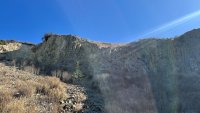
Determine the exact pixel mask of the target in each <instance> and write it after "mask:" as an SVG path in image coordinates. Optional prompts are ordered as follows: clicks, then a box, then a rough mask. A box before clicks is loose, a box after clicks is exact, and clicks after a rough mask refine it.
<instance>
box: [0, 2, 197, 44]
mask: <svg viewBox="0 0 200 113" xmlns="http://www.w3.org/2000/svg"><path fill="white" fill-rule="evenodd" d="M199 6H200V0H0V39H14V40H18V41H28V42H33V43H38V42H40V41H41V37H42V36H43V35H44V34H45V33H49V32H52V33H56V34H74V35H79V36H81V37H84V38H87V39H89V40H95V41H104V42H130V41H134V40H137V39H140V38H148V37H174V36H177V35H180V34H182V33H184V32H186V31H188V30H191V29H193V28H200V7H199Z"/></svg>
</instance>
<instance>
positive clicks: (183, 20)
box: [140, 10, 200, 38]
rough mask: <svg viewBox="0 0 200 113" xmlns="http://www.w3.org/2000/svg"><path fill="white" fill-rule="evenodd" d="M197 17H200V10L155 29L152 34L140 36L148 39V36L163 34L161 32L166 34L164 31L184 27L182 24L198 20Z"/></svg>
mask: <svg viewBox="0 0 200 113" xmlns="http://www.w3.org/2000/svg"><path fill="white" fill-rule="evenodd" d="M197 17H200V10H198V11H196V12H194V13H191V14H188V15H186V16H184V17H181V18H179V19H176V20H174V21H172V22H169V23H167V24H164V25H162V26H160V27H158V28H156V29H153V30H152V31H150V32H147V33H145V34H143V35H141V36H140V38H141V37H147V36H154V35H155V34H158V33H161V32H164V31H167V30H170V29H173V28H175V27H177V26H179V25H182V24H185V23H187V22H189V21H192V20H193V19H195V18H197Z"/></svg>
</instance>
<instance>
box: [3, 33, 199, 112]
mask: <svg viewBox="0 0 200 113" xmlns="http://www.w3.org/2000/svg"><path fill="white" fill-rule="evenodd" d="M199 43H200V30H199V29H196V30H193V31H190V32H187V33H185V34H184V35H182V36H180V37H177V38H174V39H144V40H141V41H138V42H133V43H128V44H108V43H96V42H90V41H87V40H85V39H81V38H79V37H77V36H71V35H67V36H63V35H49V36H48V38H46V39H45V40H44V42H43V43H41V44H39V45H34V46H33V45H31V46H30V45H26V47H21V48H20V49H19V50H18V51H17V50H16V51H14V52H7V53H6V54H3V56H4V57H5V56H6V59H7V60H8V59H9V60H13V59H15V60H16V62H17V63H18V65H20V67H21V68H22V69H25V68H26V67H28V66H31V67H34V69H33V70H32V71H33V72H34V73H36V74H48V75H55V76H58V77H60V78H61V79H63V80H64V81H66V82H68V81H69V80H70V77H71V76H70V74H67V75H66V74H63V73H64V72H67V73H73V72H74V71H75V70H76V67H77V63H78V64H79V66H80V67H79V68H80V70H81V72H82V73H83V75H84V76H83V79H82V80H81V81H79V83H78V84H80V85H83V86H84V87H89V89H90V91H89V93H91V94H94V95H92V96H91V97H92V99H94V103H98V104H95V107H96V108H99V110H98V111H95V112H99V113H100V112H105V113H199V112H200V108H199V106H200V76H199V75H200V58H199V56H200V44H199ZM25 48H26V49H25ZM22 54H23V55H22ZM1 56H2V54H1ZM58 72H62V74H58ZM66 76H67V77H66ZM65 78H66V80H65Z"/></svg>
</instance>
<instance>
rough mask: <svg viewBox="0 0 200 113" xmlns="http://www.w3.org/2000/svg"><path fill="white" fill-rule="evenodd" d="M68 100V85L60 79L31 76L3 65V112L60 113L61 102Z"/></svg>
mask: <svg viewBox="0 0 200 113" xmlns="http://www.w3.org/2000/svg"><path fill="white" fill-rule="evenodd" d="M66 98H67V95H66V85H65V84H64V83H62V82H61V81H60V80H59V79H58V78H56V77H42V76H36V75H32V74H30V73H28V72H24V71H20V70H15V69H13V68H12V67H8V66H5V65H3V64H1V63H0V113H40V112H48V113H58V112H60V110H61V109H60V104H59V101H61V100H62V99H66ZM44 108H45V109H44Z"/></svg>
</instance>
